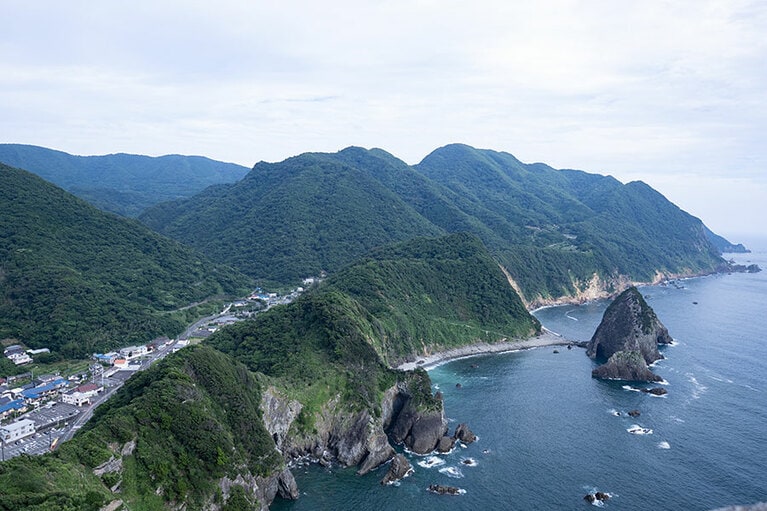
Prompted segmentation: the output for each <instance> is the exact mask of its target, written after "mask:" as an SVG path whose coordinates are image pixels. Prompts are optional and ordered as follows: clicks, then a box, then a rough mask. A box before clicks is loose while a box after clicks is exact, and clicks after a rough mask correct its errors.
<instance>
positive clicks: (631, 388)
mask: <svg viewBox="0 0 767 511" xmlns="http://www.w3.org/2000/svg"><path fill="white" fill-rule="evenodd" d="M621 388H622V389H623V390H629V391H631V392H642V390H641V389H638V388H636V387H632V386H631V385H624V386H623V387H621Z"/></svg>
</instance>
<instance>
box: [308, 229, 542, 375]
mask: <svg viewBox="0 0 767 511" xmlns="http://www.w3.org/2000/svg"><path fill="white" fill-rule="evenodd" d="M323 289H334V290H339V291H342V292H343V293H345V294H346V295H349V296H351V297H352V298H354V300H355V301H356V302H357V303H359V304H360V306H361V308H362V310H364V311H365V312H366V314H367V316H368V318H370V322H371V324H372V329H371V330H372V333H371V335H370V337H369V341H370V342H372V343H373V346H374V347H375V348H376V350H377V351H378V353H379V354H380V355H381V357H382V358H383V359H384V360H386V361H388V362H390V363H392V364H396V363H397V362H399V361H401V359H403V358H406V357H408V356H409V357H412V356H413V355H415V354H419V353H424V352H431V351H435V350H444V349H447V348H452V347H456V346H460V345H465V344H470V343H472V342H476V341H479V340H481V341H485V342H495V341H498V340H500V339H503V338H508V339H514V338H527V337H529V336H530V335H533V334H535V333H537V332H539V331H540V325H539V324H538V322H537V320H536V319H535V318H533V317H532V316H531V315H530V314H529V313H528V312H527V310H526V309H525V306H524V304H523V303H522V300H521V299H520V298H519V296H518V295H517V294H516V293H515V292H514V290H513V289H512V288H511V287H510V286H509V284H508V281H507V279H506V277H505V276H504V274H503V272H502V271H501V269H500V268H499V267H498V264H497V263H496V262H495V261H494V260H493V259H492V257H491V256H490V254H489V253H488V252H487V250H486V249H485V248H484V246H482V243H481V242H480V241H479V239H478V238H476V237H474V236H472V235H469V234H465V233H464V234H453V235H449V236H444V237H441V238H436V239H432V238H418V239H414V240H410V241H406V242H402V243H399V244H396V245H392V246H387V247H383V248H381V249H378V250H376V251H374V252H372V253H371V254H370V255H369V256H368V257H366V258H364V259H362V260H361V261H359V262H356V263H354V264H352V265H351V266H349V267H347V268H344V269H342V270H341V271H339V272H338V273H337V274H336V275H334V276H333V277H331V278H330V279H328V282H327V283H326V284H325V285H324V287H323Z"/></svg>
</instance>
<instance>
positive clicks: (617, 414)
mask: <svg viewBox="0 0 767 511" xmlns="http://www.w3.org/2000/svg"><path fill="white" fill-rule="evenodd" d="M607 413H609V414H610V415H614V416H615V417H620V416H621V412H619V411H618V410H616V409H615V408H610V409H609V410H607Z"/></svg>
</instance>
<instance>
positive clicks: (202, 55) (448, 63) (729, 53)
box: [0, 0, 767, 241]
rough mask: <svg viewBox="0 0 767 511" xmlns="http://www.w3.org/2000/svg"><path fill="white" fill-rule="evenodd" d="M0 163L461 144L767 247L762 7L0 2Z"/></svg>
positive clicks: (273, 157) (257, 156)
mask: <svg viewBox="0 0 767 511" xmlns="http://www.w3.org/2000/svg"><path fill="white" fill-rule="evenodd" d="M0 7H2V10H1V12H2V13H3V19H4V23H3V28H2V30H0V77H2V78H1V79H0V143H24V144H33V145H39V146H44V147H49V148H52V149H58V150H62V151H65V152H68V153H71V154H79V155H94V154H109V153H117V152H125V153H134V154H147V155H152V156H159V155H163V154H190V155H191V154H194V155H203V156H207V157H210V158H213V159H217V160H223V161H229V162H235V163H240V164H242V165H246V166H248V167H251V166H253V165H254V164H255V163H256V162H258V161H262V160H264V161H281V160H283V159H285V158H287V157H290V156H294V155H297V154H300V153H303V152H307V151H325V152H334V151H338V150H340V149H342V148H344V147H347V146H350V145H356V146H362V147H368V148H372V147H379V148H382V149H385V150H387V151H389V152H390V153H392V154H393V155H395V156H397V157H399V158H401V159H403V160H404V161H406V162H407V163H411V164H414V163H418V162H419V161H420V160H421V159H423V158H424V157H425V156H426V155H427V154H429V153H430V152H431V151H433V150H434V149H436V148H438V147H441V146H444V145H446V144H449V143H454V142H461V143H466V144H469V145H472V146H474V147H478V148H483V149H494V150H497V151H505V152H509V153H511V154H513V155H514V156H516V157H517V158H519V159H520V160H522V161H524V162H528V163H532V162H544V163H547V164H549V165H551V166H553V167H555V168H577V169H582V170H586V171H589V172H594V173H599V174H609V175H612V176H614V177H616V178H618V179H619V180H621V181H623V182H628V181H632V180H642V181H645V182H646V183H648V184H650V185H651V186H653V187H654V188H656V189H657V190H658V191H660V192H661V193H663V194H664V195H665V196H666V197H667V198H669V199H670V200H672V201H673V202H675V203H676V204H677V205H679V206H680V207H682V208H683V209H685V210H686V211H688V212H690V213H692V214H694V215H696V216H698V217H700V218H701V219H702V220H703V221H704V222H705V223H706V224H707V225H708V226H709V227H711V228H712V229H713V230H714V231H716V232H718V233H720V234H722V235H724V236H726V237H728V238H731V240H732V241H740V240H741V239H742V238H744V237H745V238H746V239H748V238H753V237H760V236H763V237H766V238H767V227H765V226H767V172H766V170H767V169H766V166H767V140H765V137H766V135H767V37H765V34H767V2H764V0H758V1H750V0H742V1H741V0H727V1H723V0H722V1H707V0H647V1H644V2H636V1H633V0H587V1H577V0H541V1H538V2H530V1H525V2H522V1H519V0H511V1H510V0H500V1H495V0H472V1H454V0H440V1H436V0H391V1H387V0H369V1H366V0H354V1H347V0H340V1H334V0H328V1H325V2H317V1H304V0H301V1H291V0H282V1H264V0H249V1H248V0H238V1H234V0H216V2H213V1H197V0H183V1H182V0H162V1H157V0H149V1H147V0H132V1H130V2H125V1H122V0H99V1H98V2H93V1H85V0H68V1H66V2H62V1H61V0H35V1H29V0H0Z"/></svg>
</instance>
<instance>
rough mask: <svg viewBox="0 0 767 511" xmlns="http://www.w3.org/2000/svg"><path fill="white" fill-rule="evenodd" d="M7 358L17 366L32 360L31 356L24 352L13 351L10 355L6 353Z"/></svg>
mask: <svg viewBox="0 0 767 511" xmlns="http://www.w3.org/2000/svg"><path fill="white" fill-rule="evenodd" d="M8 358H9V359H10V360H11V362H13V363H14V364H16V365H17V366H20V365H22V364H29V363H30V362H32V358H31V357H30V356H29V355H27V354H26V353H24V352H22V353H13V354H11V355H8Z"/></svg>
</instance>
